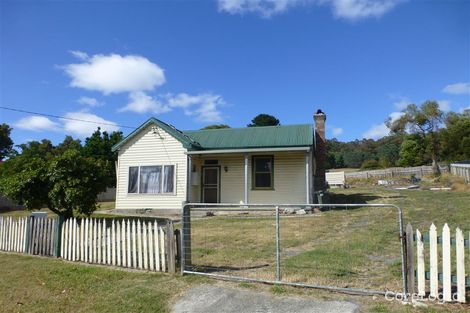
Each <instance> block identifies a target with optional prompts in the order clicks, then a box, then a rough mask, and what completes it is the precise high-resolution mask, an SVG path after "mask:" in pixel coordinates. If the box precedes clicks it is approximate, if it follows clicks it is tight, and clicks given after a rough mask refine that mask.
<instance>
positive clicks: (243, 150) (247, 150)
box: [185, 146, 311, 155]
mask: <svg viewBox="0 0 470 313" xmlns="http://www.w3.org/2000/svg"><path fill="white" fill-rule="evenodd" d="M310 149H311V147H310V146H301V147H272V148H269V147H268V148H241V149H214V150H194V151H186V152H185V154H188V155H195V154H196V155H197V154H227V153H250V152H288V151H306V152H308V151H310Z"/></svg>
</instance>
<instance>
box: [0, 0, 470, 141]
mask: <svg viewBox="0 0 470 313" xmlns="http://www.w3.org/2000/svg"><path fill="white" fill-rule="evenodd" d="M0 9H1V16H0V19H1V22H0V23H1V30H0V34H1V42H0V45H1V48H0V49H1V55H0V75H1V76H0V93H1V94H0V106H4V107H12V108H17V109H22V110H29V111H37V112H42V113H48V114H53V115H59V116H67V117H70V118H74V119H82V120H91V121H95V122H98V123H105V125H102V128H104V129H108V130H116V129H120V130H122V131H123V132H124V133H125V134H127V133H128V132H129V131H131V129H130V128H123V127H121V126H120V125H124V126H131V127H136V126H139V125H140V124H141V123H142V122H144V121H145V120H147V119H148V118H149V117H150V116H155V117H157V118H159V119H161V120H163V121H166V122H168V123H171V124H173V125H175V126H176V127H177V128H180V129H183V130H186V129H198V128H201V127H203V126H205V125H209V124H214V123H225V124H229V125H230V126H232V127H243V126H245V125H246V124H248V123H249V122H250V120H251V118H253V117H254V116H255V115H257V114H258V113H269V114H273V115H275V116H276V117H278V118H279V119H280V120H281V123H282V124H301V123H311V122H312V114H313V112H314V111H316V110H317V109H318V108H321V109H322V110H323V111H325V112H326V114H327V116H328V118H327V125H328V126H327V136H328V137H329V138H332V137H337V138H338V139H340V140H352V139H356V138H363V137H370V138H378V137H380V136H382V135H385V134H386V133H387V130H386V128H385V126H384V125H383V121H384V120H385V119H386V118H387V117H388V116H392V117H396V116H399V113H398V112H399V111H400V109H402V108H403V106H404V105H405V104H407V103H410V102H413V103H418V104H419V103H421V102H423V101H424V100H427V99H434V100H438V101H439V102H440V103H441V106H442V109H444V110H454V111H459V110H463V109H464V108H467V107H470V2H468V1H396V0H383V1H370V0H279V1H277V2H273V1H269V0H252V1H247V0H220V1H209V0H207V1H171V2H170V1H130V0H129V1H119V2H113V1H107V0H103V1H38V0H36V1H8V0H2V1H1V2H0ZM0 122H6V123H8V124H10V125H12V127H13V128H14V130H13V134H12V135H13V136H12V137H13V139H14V141H15V143H17V144H19V143H22V142H25V141H28V140H32V139H34V140H38V139H42V138H50V139H52V140H53V141H54V142H56V143H57V142H60V141H61V140H62V139H63V137H64V135H65V134H70V135H73V136H74V137H79V138H84V137H85V136H87V135H88V134H90V133H91V132H92V131H93V130H94V129H95V128H96V127H97V125H96V124H90V123H83V122H79V121H72V120H68V121H64V120H58V119H54V118H47V117H40V116H33V115H28V114H24V113H18V112H10V111H5V110H0ZM109 124H116V125H109ZM118 125H119V126H118Z"/></svg>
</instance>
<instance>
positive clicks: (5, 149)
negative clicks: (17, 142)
mask: <svg viewBox="0 0 470 313" xmlns="http://www.w3.org/2000/svg"><path fill="white" fill-rule="evenodd" d="M11 130H12V129H11V127H10V126H9V125H8V124H5V123H3V124H1V125H0V161H1V160H3V159H4V158H5V157H6V156H7V155H8V153H10V151H11V150H12V148H13V140H11V138H10V134H11Z"/></svg>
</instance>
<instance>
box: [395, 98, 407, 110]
mask: <svg viewBox="0 0 470 313" xmlns="http://www.w3.org/2000/svg"><path fill="white" fill-rule="evenodd" d="M410 103H412V102H411V101H410V99H408V98H407V97H400V98H399V99H398V100H397V101H396V102H394V103H393V106H394V107H395V108H396V109H397V110H400V111H403V110H404V109H406V107H407V106H408V104H410Z"/></svg>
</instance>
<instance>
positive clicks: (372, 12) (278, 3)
mask: <svg viewBox="0 0 470 313" xmlns="http://www.w3.org/2000/svg"><path fill="white" fill-rule="evenodd" d="M400 2H402V0H219V1H218V8H219V11H221V12H227V13H230V14H245V13H255V14H259V15H260V16H262V17H264V18H269V17H272V16H273V15H276V14H281V13H284V12H286V11H287V10H289V9H291V8H293V7H296V6H301V5H329V6H331V8H332V10H333V14H334V15H335V16H336V17H338V18H343V19H348V20H357V19H361V18H369V17H381V16H382V15H384V14H385V13H387V12H389V11H390V10H392V9H393V8H394V7H395V6H396V5H397V4H398V3H400Z"/></svg>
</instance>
